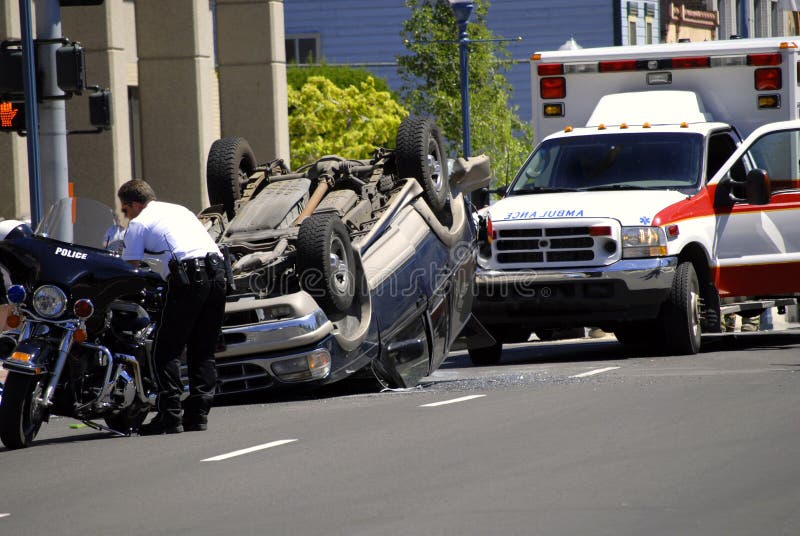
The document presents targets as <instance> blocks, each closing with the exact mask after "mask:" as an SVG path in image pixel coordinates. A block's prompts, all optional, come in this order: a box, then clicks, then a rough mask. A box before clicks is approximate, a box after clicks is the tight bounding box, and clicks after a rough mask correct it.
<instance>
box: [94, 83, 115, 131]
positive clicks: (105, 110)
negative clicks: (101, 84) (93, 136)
mask: <svg viewBox="0 0 800 536" xmlns="http://www.w3.org/2000/svg"><path fill="white" fill-rule="evenodd" d="M89 122H90V123H91V124H92V126H94V127H97V128H99V129H103V130H108V129H110V128H111V125H112V123H113V116H112V115H111V92H110V91H109V90H107V89H101V90H99V91H96V92H95V93H92V94H91V95H89Z"/></svg>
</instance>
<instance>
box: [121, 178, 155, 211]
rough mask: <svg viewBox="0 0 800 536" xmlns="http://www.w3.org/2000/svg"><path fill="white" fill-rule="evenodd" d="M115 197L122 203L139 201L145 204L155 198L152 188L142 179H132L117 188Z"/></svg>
mask: <svg viewBox="0 0 800 536" xmlns="http://www.w3.org/2000/svg"><path fill="white" fill-rule="evenodd" d="M117 197H119V200H120V201H122V202H123V203H141V204H143V205H146V204H147V203H149V202H150V201H155V200H156V193H155V192H154V191H153V188H152V187H150V185H149V184H148V183H147V181H143V180H142V179H133V180H130V181H128V182H126V183H125V184H123V185H122V186H120V187H119V190H117Z"/></svg>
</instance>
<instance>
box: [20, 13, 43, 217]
mask: <svg viewBox="0 0 800 536" xmlns="http://www.w3.org/2000/svg"><path fill="white" fill-rule="evenodd" d="M19 14H20V26H22V28H21V29H22V70H23V71H24V75H23V76H24V77H23V83H24V86H25V109H26V117H25V129H26V130H27V131H28V136H27V141H28V182H29V185H30V201H31V225H32V226H33V227H34V228H36V226H37V225H38V224H39V221H40V220H41V218H42V211H41V192H40V188H39V186H40V184H41V181H40V176H39V167H40V166H39V114H38V109H37V106H36V101H37V95H36V67H35V65H34V59H33V55H34V54H35V50H34V48H33V32H32V30H31V3H30V0H19Z"/></svg>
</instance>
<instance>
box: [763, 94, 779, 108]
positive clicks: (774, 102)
mask: <svg viewBox="0 0 800 536" xmlns="http://www.w3.org/2000/svg"><path fill="white" fill-rule="evenodd" d="M780 107H781V96H780V95H759V96H758V108H759V110H761V109H764V108H780Z"/></svg>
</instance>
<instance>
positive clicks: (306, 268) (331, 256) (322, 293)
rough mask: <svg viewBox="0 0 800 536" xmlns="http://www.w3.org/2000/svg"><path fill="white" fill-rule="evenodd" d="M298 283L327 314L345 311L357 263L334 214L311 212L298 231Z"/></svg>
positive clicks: (353, 286) (339, 222)
mask: <svg viewBox="0 0 800 536" xmlns="http://www.w3.org/2000/svg"><path fill="white" fill-rule="evenodd" d="M297 271H298V274H299V275H300V286H301V287H302V288H303V289H304V290H305V291H306V292H308V293H309V294H311V296H313V297H314V298H315V299H316V300H317V303H319V304H320V307H322V310H323V311H325V312H327V313H332V312H344V311H346V310H347V309H348V308H349V307H350V305H351V304H352V303H353V298H354V297H355V289H356V263H355V255H354V253H353V248H352V246H351V244H350V235H349V234H348V232H347V227H345V225H344V223H342V220H341V219H339V216H337V215H336V214H334V213H330V212H329V213H322V214H312V215H311V216H309V217H308V218H306V219H305V220H304V221H303V222H302V223H301V224H300V230H299V231H298V234H297Z"/></svg>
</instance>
